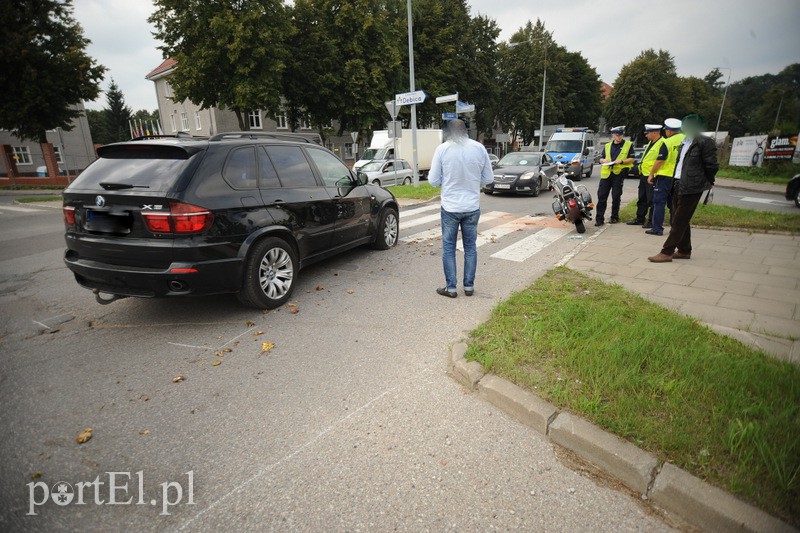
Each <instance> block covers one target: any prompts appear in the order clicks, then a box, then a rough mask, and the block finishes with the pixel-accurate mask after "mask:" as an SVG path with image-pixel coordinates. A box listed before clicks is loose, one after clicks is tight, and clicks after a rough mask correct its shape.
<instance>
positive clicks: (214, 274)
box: [64, 132, 399, 309]
mask: <svg viewBox="0 0 800 533" xmlns="http://www.w3.org/2000/svg"><path fill="white" fill-rule="evenodd" d="M98 156H99V157H98V159H97V160H96V161H95V162H94V163H92V164H91V165H90V166H89V167H88V168H87V169H86V170H85V171H84V172H83V173H82V174H81V175H80V176H79V177H78V179H76V180H75V181H74V182H73V183H72V184H71V185H70V186H69V187H67V188H66V189H65V191H64V221H65V224H66V241H67V251H66V255H65V257H64V261H65V263H66V265H67V267H68V268H69V269H70V270H71V271H72V272H73V273H74V274H75V279H76V280H77V282H78V283H79V284H80V285H81V286H83V287H86V288H88V289H92V290H93V291H94V293H95V295H96V297H97V300H98V301H99V302H101V303H109V302H111V301H114V300H116V299H118V298H121V297H127V296H138V297H160V296H178V295H188V294H194V295H200V294H215V293H226V292H230V293H236V294H237V295H238V297H239V299H240V300H241V301H242V303H244V304H246V305H248V306H253V307H257V308H262V309H263V308H275V307H278V306H280V305H283V304H284V303H285V302H286V301H287V300H288V299H289V298H290V296H291V294H292V291H293V289H294V287H295V283H296V279H297V273H298V271H299V270H300V269H301V268H303V267H305V266H307V265H309V264H311V263H313V262H316V261H319V260H322V259H325V258H327V257H330V256H332V255H334V254H338V253H340V252H343V251H345V250H348V249H351V248H354V247H356V246H361V245H365V244H371V245H372V246H374V247H375V248H378V249H384V250H385V249H389V248H391V247H393V246H394V245H395V244H396V243H397V236H398V230H399V216H398V205H397V201H396V200H395V198H394V196H393V195H392V194H391V193H390V192H389V191H387V190H386V189H382V188H380V187H378V186H375V185H370V184H367V183H365V182H364V181H363V180H361V181H360V180H359V178H358V176H357V175H356V174H354V173H353V172H352V171H350V169H348V168H347V167H346V166H345V165H344V164H343V163H342V162H341V161H340V160H339V159H338V158H337V157H336V156H335V155H333V154H332V153H331V152H330V151H328V150H326V149H325V148H323V147H321V146H319V145H317V144H315V143H313V142H311V141H309V140H308V139H307V138H304V137H302V136H300V135H298V136H295V137H293V136H291V135H290V134H274V135H271V134H251V133H249V132H245V133H228V134H220V135H217V136H214V137H211V138H210V139H203V140H199V139H191V138H180V137H178V138H151V139H144V140H134V141H130V142H125V143H118V144H111V145H107V146H103V147H101V148H99V149H98ZM102 294H106V295H110V297H103V296H102Z"/></svg>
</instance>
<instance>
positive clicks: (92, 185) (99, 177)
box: [70, 145, 194, 192]
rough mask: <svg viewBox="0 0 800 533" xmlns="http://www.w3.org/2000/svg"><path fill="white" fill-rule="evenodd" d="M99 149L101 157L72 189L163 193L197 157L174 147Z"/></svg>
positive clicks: (113, 147)
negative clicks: (140, 190) (108, 189)
mask: <svg viewBox="0 0 800 533" xmlns="http://www.w3.org/2000/svg"><path fill="white" fill-rule="evenodd" d="M98 152H99V155H100V157H99V158H98V159H97V160H96V161H95V162H94V163H92V164H91V165H89V166H88V167H87V168H86V170H84V171H83V172H82V173H81V175H80V176H78V178H77V179H76V180H75V181H74V182H73V183H72V185H71V186H70V188H71V189H73V190H75V189H90V190H97V189H106V188H109V187H110V188H113V189H142V190H146V191H148V192H164V191H167V190H169V189H170V188H171V187H172V186H173V185H174V184H175V183H176V182H177V181H178V178H179V177H180V176H181V174H182V173H183V171H184V170H185V169H186V167H187V166H188V164H189V162H190V160H191V158H192V157H194V156H192V155H190V154H189V153H188V152H187V151H186V150H184V149H182V148H179V147H175V146H153V145H120V146H105V147H102V148H100V149H99V150H98ZM103 185H105V186H106V187H103Z"/></svg>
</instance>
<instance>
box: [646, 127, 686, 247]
mask: <svg viewBox="0 0 800 533" xmlns="http://www.w3.org/2000/svg"><path fill="white" fill-rule="evenodd" d="M664 134H665V138H663V142H664V145H665V146H666V147H667V159H665V160H664V162H663V163H662V164H659V162H658V161H656V163H655V164H654V165H653V170H652V172H651V175H650V177H649V179H648V183H650V184H651V185H652V186H653V228H652V229H650V230H648V231H647V232H646V233H649V234H650V235H663V234H664V217H665V209H666V208H669V211H670V217H671V215H672V202H671V197H672V178H673V176H675V165H676V164H677V162H678V155H680V154H679V152H678V150H680V146H681V142H683V137H684V135H683V134H682V133H681V121H680V120H678V119H677V118H668V119H667V120H665V121H664ZM653 174H654V175H653Z"/></svg>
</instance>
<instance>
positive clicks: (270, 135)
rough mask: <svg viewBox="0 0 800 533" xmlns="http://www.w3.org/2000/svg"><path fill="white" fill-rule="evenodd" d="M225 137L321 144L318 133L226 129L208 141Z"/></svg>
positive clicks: (220, 139)
mask: <svg viewBox="0 0 800 533" xmlns="http://www.w3.org/2000/svg"><path fill="white" fill-rule="evenodd" d="M225 139H252V140H256V139H275V140H276V141H295V142H306V143H309V144H319V145H322V137H320V136H319V134H318V133H294V132H279V131H228V132H225V133H218V134H216V135H214V136H212V137H211V138H210V139H209V141H222V140H225Z"/></svg>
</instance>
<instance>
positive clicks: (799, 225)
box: [619, 201, 800, 235]
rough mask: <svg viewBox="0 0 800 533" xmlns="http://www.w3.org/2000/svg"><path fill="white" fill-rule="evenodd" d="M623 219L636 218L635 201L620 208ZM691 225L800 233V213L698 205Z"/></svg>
mask: <svg viewBox="0 0 800 533" xmlns="http://www.w3.org/2000/svg"><path fill="white" fill-rule="evenodd" d="M619 216H620V219H621V220H623V221H628V220H633V219H634V218H636V202H635V201H634V202H631V203H629V204H628V205H626V206H625V207H623V208H622V209H621V210H620V213H619ZM692 226H706V227H710V228H728V229H743V230H748V231H753V232H767V233H768V232H771V231H773V232H774V231H779V232H784V233H791V234H795V235H797V234H800V214H794V213H791V214H789V213H779V212H776V211H757V210H755V209H743V208H741V207H731V206H728V205H718V204H709V205H702V204H701V205H698V206H697V211H695V213H694V217H692Z"/></svg>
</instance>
